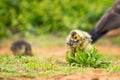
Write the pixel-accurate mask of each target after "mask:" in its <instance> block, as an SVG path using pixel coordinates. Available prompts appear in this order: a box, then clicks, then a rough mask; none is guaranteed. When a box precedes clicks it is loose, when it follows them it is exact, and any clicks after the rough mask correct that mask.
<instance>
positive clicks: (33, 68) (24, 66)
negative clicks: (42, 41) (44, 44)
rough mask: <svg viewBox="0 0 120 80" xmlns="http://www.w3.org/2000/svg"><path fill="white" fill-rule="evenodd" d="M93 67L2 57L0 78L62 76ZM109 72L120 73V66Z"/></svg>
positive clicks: (85, 70)
mask: <svg viewBox="0 0 120 80" xmlns="http://www.w3.org/2000/svg"><path fill="white" fill-rule="evenodd" d="M94 69H95V68H93V67H78V66H71V65H68V63H67V62H66V61H65V59H63V58H52V57H23V56H22V57H20V56H0V77H30V78H31V77H43V76H55V75H60V74H70V73H83V72H89V71H92V70H94ZM106 70H108V71H111V72H113V71H115V72H119V71H120V66H117V65H111V66H109V67H107V68H106Z"/></svg>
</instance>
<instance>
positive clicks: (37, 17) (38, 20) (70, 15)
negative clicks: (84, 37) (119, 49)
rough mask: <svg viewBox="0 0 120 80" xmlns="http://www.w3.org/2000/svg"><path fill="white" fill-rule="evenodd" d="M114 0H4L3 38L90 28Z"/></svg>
mask: <svg viewBox="0 0 120 80" xmlns="http://www.w3.org/2000/svg"><path fill="white" fill-rule="evenodd" d="M114 2H115V1H114V0H0V38H5V37H9V36H12V35H14V34H18V33H20V34H24V35H26V34H30V35H31V34H32V35H40V34H56V35H58V36H63V35H65V34H68V32H69V31H70V30H72V29H82V30H85V31H89V30H90V29H91V28H92V27H94V25H95V23H96V22H97V21H98V20H99V18H100V16H101V15H102V14H103V13H104V12H105V11H106V10H108V9H109V8H110V6H111V5H112V4H113V3H114Z"/></svg>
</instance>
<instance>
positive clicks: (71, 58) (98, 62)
mask: <svg viewBox="0 0 120 80" xmlns="http://www.w3.org/2000/svg"><path fill="white" fill-rule="evenodd" d="M66 61H67V62H68V63H69V64H70V65H72V66H79V67H94V68H107V67H108V66H110V65H111V61H106V59H105V58H104V56H102V55H100V54H98V52H97V50H96V49H93V50H88V51H80V50H77V52H76V54H75V55H74V54H73V53H72V52H70V51H68V52H66Z"/></svg>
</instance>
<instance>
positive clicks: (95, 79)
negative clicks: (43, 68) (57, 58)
mask: <svg viewBox="0 0 120 80" xmlns="http://www.w3.org/2000/svg"><path fill="white" fill-rule="evenodd" d="M36 80H120V72H119V73H114V72H107V71H105V70H101V69H96V70H95V71H92V72H87V73H83V74H78V73H72V74H70V75H59V76H53V77H47V78H38V79H36Z"/></svg>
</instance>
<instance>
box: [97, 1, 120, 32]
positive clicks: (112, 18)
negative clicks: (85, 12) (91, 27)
mask: <svg viewBox="0 0 120 80" xmlns="http://www.w3.org/2000/svg"><path fill="white" fill-rule="evenodd" d="M119 27H120V0H117V2H116V3H115V4H114V5H113V6H112V7H111V9H110V10H108V11H107V12H106V13H105V14H104V15H103V16H102V17H101V19H100V20H99V21H98V23H97V24H96V26H95V31H96V32H97V33H104V32H106V31H110V30H112V29H115V28H119Z"/></svg>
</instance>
